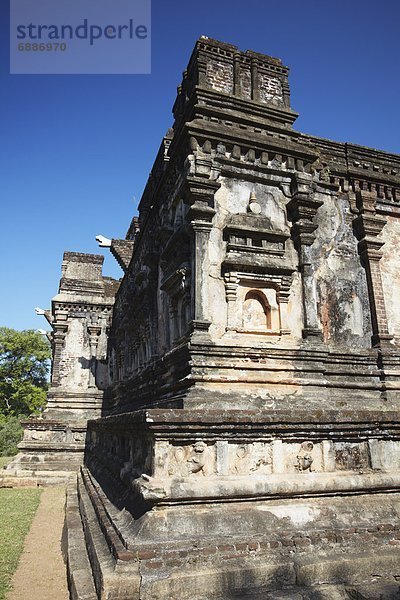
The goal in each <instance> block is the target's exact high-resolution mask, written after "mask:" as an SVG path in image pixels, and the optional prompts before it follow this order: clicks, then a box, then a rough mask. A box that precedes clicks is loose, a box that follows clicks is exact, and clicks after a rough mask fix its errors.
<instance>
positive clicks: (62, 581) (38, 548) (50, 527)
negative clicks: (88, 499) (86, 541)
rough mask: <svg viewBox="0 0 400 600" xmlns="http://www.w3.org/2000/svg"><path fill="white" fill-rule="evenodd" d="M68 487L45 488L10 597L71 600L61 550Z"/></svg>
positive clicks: (37, 599) (10, 598) (15, 598)
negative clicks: (66, 488) (66, 489)
mask: <svg viewBox="0 0 400 600" xmlns="http://www.w3.org/2000/svg"><path fill="white" fill-rule="evenodd" d="M64 505H65V488H63V487H48V488H44V490H43V492H42V495H41V499H40V504H39V508H38V511H37V513H36V515H35V517H34V519H33V522H32V527H31V529H30V531H29V533H28V535H27V536H26V538H25V544H24V550H23V553H22V556H21V559H20V562H19V564H18V568H17V570H16V572H15V573H14V577H13V578H12V582H11V584H12V589H11V591H10V592H8V594H7V596H6V599H7V600H27V598H29V600H68V599H69V594H68V588H67V580H66V569H65V564H64V560H63V556H62V553H61V535H62V529H63V523H64Z"/></svg>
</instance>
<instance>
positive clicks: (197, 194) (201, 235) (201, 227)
mask: <svg viewBox="0 0 400 600" xmlns="http://www.w3.org/2000/svg"><path fill="white" fill-rule="evenodd" d="M219 187H220V184H219V183H217V182H216V181H212V180H209V179H205V178H204V179H203V178H201V177H188V178H187V180H186V187H185V202H186V203H187V204H189V206H190V208H189V210H188V213H187V215H186V219H187V221H188V222H189V223H190V225H191V230H192V244H191V247H192V265H193V270H192V286H191V289H192V315H193V318H192V329H193V331H196V330H197V331H199V332H206V331H208V328H209V326H210V324H211V321H210V315H209V314H208V310H207V297H208V294H207V291H208V281H207V280H208V256H207V255H208V252H207V249H208V241H209V237H210V231H211V229H212V219H213V217H214V215H215V208H214V194H215V192H216V191H217V190H218V188H219Z"/></svg>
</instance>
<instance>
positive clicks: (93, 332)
mask: <svg viewBox="0 0 400 600" xmlns="http://www.w3.org/2000/svg"><path fill="white" fill-rule="evenodd" d="M88 332H89V344H90V365H89V382H88V384H89V388H95V387H96V366H97V346H98V343H99V336H100V333H101V326H100V325H98V324H97V323H95V322H92V323H91V324H90V325H88Z"/></svg>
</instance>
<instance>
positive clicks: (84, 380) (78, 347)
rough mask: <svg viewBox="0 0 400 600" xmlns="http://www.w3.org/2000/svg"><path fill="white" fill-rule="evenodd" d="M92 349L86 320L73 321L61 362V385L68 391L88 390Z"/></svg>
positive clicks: (69, 325)
mask: <svg viewBox="0 0 400 600" xmlns="http://www.w3.org/2000/svg"><path fill="white" fill-rule="evenodd" d="M89 360H90V348H89V340H88V335H87V332H86V321H85V319H77V318H74V319H71V320H70V321H69V323H68V332H67V335H66V339H65V345H64V349H63V351H62V354H61V361H60V384H61V385H62V386H63V387H64V388H66V389H68V390H71V391H72V390H86V389H87V386H88V381H89Z"/></svg>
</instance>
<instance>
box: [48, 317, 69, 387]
mask: <svg viewBox="0 0 400 600" xmlns="http://www.w3.org/2000/svg"><path fill="white" fill-rule="evenodd" d="M67 321H68V312H67V311H63V310H57V311H56V313H55V317H54V322H53V324H52V327H53V336H52V337H53V362H52V377H51V384H52V386H59V385H60V362H61V354H62V351H63V348H64V345H65V336H66V335H67V331H68V322H67Z"/></svg>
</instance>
